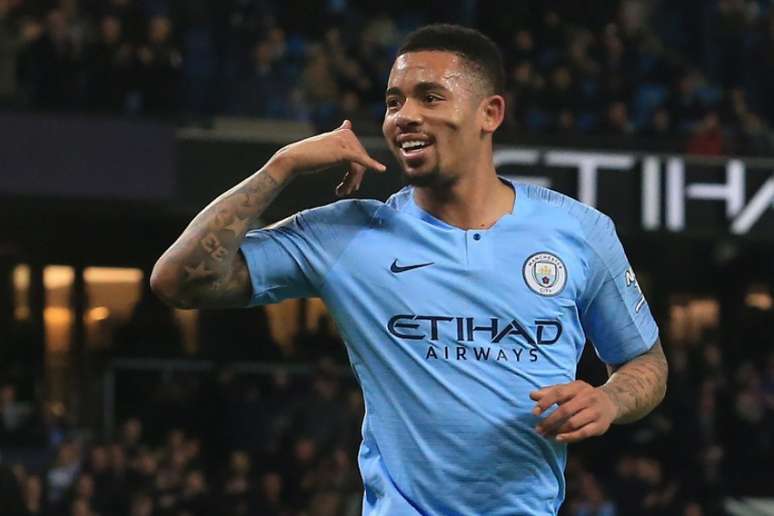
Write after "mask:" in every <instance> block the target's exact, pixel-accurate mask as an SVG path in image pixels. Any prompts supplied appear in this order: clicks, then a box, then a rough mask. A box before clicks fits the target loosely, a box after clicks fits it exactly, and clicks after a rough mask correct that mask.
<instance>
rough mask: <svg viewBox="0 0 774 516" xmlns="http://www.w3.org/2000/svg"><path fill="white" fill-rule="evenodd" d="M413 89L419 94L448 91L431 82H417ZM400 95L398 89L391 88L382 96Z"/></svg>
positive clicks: (439, 84)
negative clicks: (431, 91)
mask: <svg viewBox="0 0 774 516" xmlns="http://www.w3.org/2000/svg"><path fill="white" fill-rule="evenodd" d="M414 89H415V90H417V91H419V92H420V93H422V92H425V91H429V90H443V91H449V90H448V89H447V88H446V87H445V86H444V85H443V84H441V83H439V82H432V81H422V82H418V83H416V84H415V85H414ZM401 93H402V92H401V90H400V88H398V87H395V86H393V87H392V88H387V91H386V92H385V93H384V96H385V97H388V96H390V95H400V94H401Z"/></svg>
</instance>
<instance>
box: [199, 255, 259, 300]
mask: <svg viewBox="0 0 774 516" xmlns="http://www.w3.org/2000/svg"><path fill="white" fill-rule="evenodd" d="M205 291H206V293H205V294H204V295H202V296H201V298H200V300H199V302H198V303H197V306H198V307H201V308H243V307H246V306H248V305H249V304H250V297H251V295H252V286H251V284H250V275H249V273H248V272H247V264H246V263H245V257H244V255H243V254H242V251H241V250H239V251H237V253H236V255H235V256H234V260H233V261H232V263H231V274H230V275H229V276H228V277H227V278H224V279H222V280H219V281H213V282H212V283H211V284H210V285H209V286H207V287H205Z"/></svg>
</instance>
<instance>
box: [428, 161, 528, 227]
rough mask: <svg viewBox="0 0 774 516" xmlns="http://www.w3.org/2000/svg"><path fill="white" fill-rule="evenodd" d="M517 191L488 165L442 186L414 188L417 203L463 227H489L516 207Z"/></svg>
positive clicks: (436, 215) (440, 217)
mask: <svg viewBox="0 0 774 516" xmlns="http://www.w3.org/2000/svg"><path fill="white" fill-rule="evenodd" d="M514 196H515V192H514V191H513V189H512V188H511V187H509V186H508V185H506V184H504V183H503V182H502V181H501V180H500V179H499V178H498V177H497V173H496V172H495V168H494V165H493V164H492V162H491V160H489V162H488V166H487V167H486V168H482V169H480V170H477V171H476V172H475V173H466V174H464V175H463V176H462V177H460V178H459V179H458V180H456V181H455V182H454V183H452V184H450V185H446V186H442V187H437V186H427V187H415V188H414V202H416V203H417V205H418V206H419V207H421V208H422V209H423V210H425V211H427V212H429V213H430V214H432V215H433V216H434V217H435V218H437V219H440V220H442V221H444V222H446V223H447V224H450V225H452V226H456V227H458V228H462V229H487V228H489V227H491V226H493V225H494V224H495V223H496V222H497V221H498V220H499V219H500V217H502V216H503V215H506V214H508V213H511V211H512V210H513V202H514Z"/></svg>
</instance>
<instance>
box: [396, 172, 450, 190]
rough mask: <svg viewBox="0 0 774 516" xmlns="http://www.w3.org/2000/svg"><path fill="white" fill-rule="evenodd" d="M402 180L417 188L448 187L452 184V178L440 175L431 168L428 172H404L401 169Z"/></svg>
mask: <svg viewBox="0 0 774 516" xmlns="http://www.w3.org/2000/svg"><path fill="white" fill-rule="evenodd" d="M403 180H404V181H405V182H406V183H407V184H409V185H411V186H419V187H441V186H448V185H450V184H451V183H453V182H454V180H453V179H452V178H449V177H446V176H444V175H443V174H441V171H440V170H439V169H438V168H432V169H429V170H416V169H414V170H412V171H410V172H409V171H406V169H405V168H404V169H403Z"/></svg>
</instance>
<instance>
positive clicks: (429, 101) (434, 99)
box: [425, 93, 442, 104]
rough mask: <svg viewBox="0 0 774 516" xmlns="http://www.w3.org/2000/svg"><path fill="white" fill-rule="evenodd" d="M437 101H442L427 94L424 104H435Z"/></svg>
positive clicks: (431, 94)
mask: <svg viewBox="0 0 774 516" xmlns="http://www.w3.org/2000/svg"><path fill="white" fill-rule="evenodd" d="M439 100H442V99H441V97H439V96H438V95H435V94H433V93H428V94H427V95H425V102H426V103H428V104H433V103H435V102H438V101H439Z"/></svg>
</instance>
